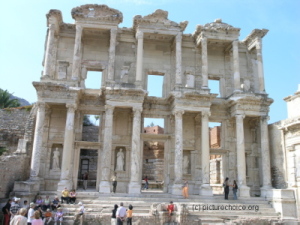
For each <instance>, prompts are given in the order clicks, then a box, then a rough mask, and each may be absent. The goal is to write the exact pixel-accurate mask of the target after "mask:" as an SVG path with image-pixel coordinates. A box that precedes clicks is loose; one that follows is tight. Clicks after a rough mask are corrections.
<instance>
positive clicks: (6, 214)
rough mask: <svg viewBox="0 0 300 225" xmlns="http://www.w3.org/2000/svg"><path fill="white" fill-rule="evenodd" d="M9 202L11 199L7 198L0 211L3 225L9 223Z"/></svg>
mask: <svg viewBox="0 0 300 225" xmlns="http://www.w3.org/2000/svg"><path fill="white" fill-rule="evenodd" d="M11 203H12V200H11V199H8V200H7V202H6V204H5V206H4V207H3V208H2V213H3V215H4V220H3V225H9V221H10V207H11Z"/></svg>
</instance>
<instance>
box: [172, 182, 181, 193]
mask: <svg viewBox="0 0 300 225" xmlns="http://www.w3.org/2000/svg"><path fill="white" fill-rule="evenodd" d="M172 195H182V184H173V186H172Z"/></svg>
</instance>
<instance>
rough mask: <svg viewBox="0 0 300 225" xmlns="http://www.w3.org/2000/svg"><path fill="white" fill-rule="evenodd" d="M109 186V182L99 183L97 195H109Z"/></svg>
mask: <svg viewBox="0 0 300 225" xmlns="http://www.w3.org/2000/svg"><path fill="white" fill-rule="evenodd" d="M110 187H111V184H110V182H109V181H104V180H103V181H101V182H100V184H99V193H103V194H104V193H110Z"/></svg>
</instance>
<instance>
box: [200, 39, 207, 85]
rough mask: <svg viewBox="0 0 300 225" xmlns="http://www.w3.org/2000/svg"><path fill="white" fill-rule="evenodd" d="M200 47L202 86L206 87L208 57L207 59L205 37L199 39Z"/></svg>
mask: <svg viewBox="0 0 300 225" xmlns="http://www.w3.org/2000/svg"><path fill="white" fill-rule="evenodd" d="M201 48H202V87H205V88H207V87H208V59H207V38H206V37H203V38H202V39H201Z"/></svg>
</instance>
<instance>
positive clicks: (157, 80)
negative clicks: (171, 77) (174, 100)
mask: <svg viewBox="0 0 300 225" xmlns="http://www.w3.org/2000/svg"><path fill="white" fill-rule="evenodd" d="M163 84H164V76H162V75H148V79H147V91H148V96H153V97H158V98H162V97H163Z"/></svg>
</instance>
